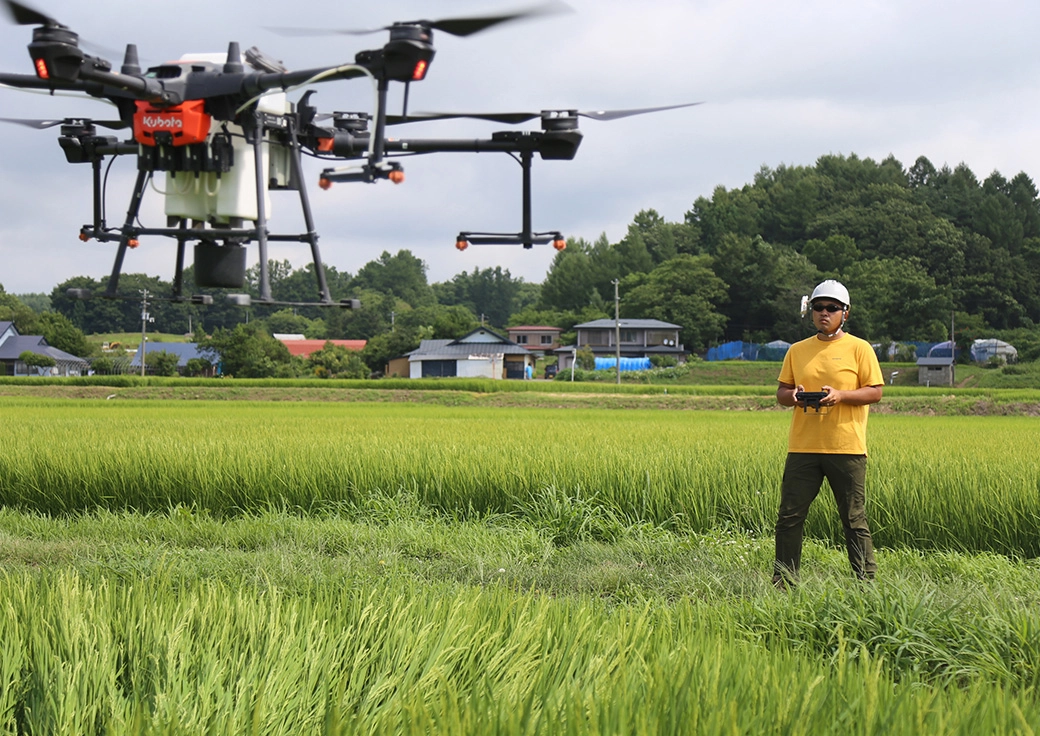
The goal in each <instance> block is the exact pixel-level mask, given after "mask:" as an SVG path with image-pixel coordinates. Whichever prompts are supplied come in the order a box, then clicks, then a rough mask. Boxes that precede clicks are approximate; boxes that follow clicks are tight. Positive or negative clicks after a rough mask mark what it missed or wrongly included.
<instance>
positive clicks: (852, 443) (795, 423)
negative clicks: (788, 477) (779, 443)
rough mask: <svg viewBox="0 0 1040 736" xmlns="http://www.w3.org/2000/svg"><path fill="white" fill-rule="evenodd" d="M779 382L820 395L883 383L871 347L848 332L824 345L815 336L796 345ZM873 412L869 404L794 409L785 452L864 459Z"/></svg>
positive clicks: (785, 359)
mask: <svg viewBox="0 0 1040 736" xmlns="http://www.w3.org/2000/svg"><path fill="white" fill-rule="evenodd" d="M778 380H779V382H780V383H786V384H789V385H792V386H803V387H805V390H806V391H822V390H823V387H824V386H831V387H833V388H836V389H838V390H840V391H852V390H855V389H857V388H862V387H864V386H881V385H883V384H884V383H885V378H884V376H882V375H881V366H880V365H879V364H878V360H877V356H876V355H875V354H874V350H873V348H871V347H870V344H869V343H868V342H867V341H866V340H861V339H860V338H858V337H854V336H853V335H849V334H848V333H846V334H844V335H842V336H841V337H840V338H838V339H837V340H830V341H825V340H820V339H818V338H817V337H816V336H815V335H814V336H813V337H810V338H807V339H805V340H801V341H800V342H796V343H795V344H794V345H792V346H791V348H790V349H789V350H788V351H787V355H786V356H785V357H784V365H783V367H782V368H781V369H780V377H779V379H778ZM869 413H870V407H869V406H868V405H863V406H852V405H849V404H838V405H837V406H830V407H821V408H820V411H819V412H817V411H816V410H815V409H813V408H812V407H809V408H808V410H806V411H802V408H801V407H795V410H794V417H793V419H792V420H791V432H790V435H789V436H788V441H787V449H788V451H789V452H821V453H831V454H848V455H865V454H866V453H867V415H868V414H869Z"/></svg>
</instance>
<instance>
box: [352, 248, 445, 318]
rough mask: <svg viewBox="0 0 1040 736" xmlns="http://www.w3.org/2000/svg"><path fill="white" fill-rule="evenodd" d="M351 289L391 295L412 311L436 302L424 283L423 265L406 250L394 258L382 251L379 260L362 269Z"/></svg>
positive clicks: (430, 290)
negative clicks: (411, 307)
mask: <svg viewBox="0 0 1040 736" xmlns="http://www.w3.org/2000/svg"><path fill="white" fill-rule="evenodd" d="M352 286H353V287H354V288H356V289H371V290H373V291H379V292H382V293H384V294H391V295H393V296H395V297H397V298H399V299H401V300H403V301H405V302H407V303H408V304H410V305H411V306H413V307H421V306H427V305H430V304H433V303H434V302H435V299H434V296H433V290H432V289H431V288H430V285H429V284H428V283H427V281H426V264H425V263H423V262H422V261H421V260H420V259H419V258H417V257H415V256H414V255H412V252H411V251H409V250H399V251H397V255H393V256H392V255H390V253H389V252H387V251H383V253H382V255H380V256H379V259H378V260H375V261H369V262H368V263H366V264H365V265H364V266H362V267H361V270H360V271H358V273H357V276H356V277H354V280H353V282H352Z"/></svg>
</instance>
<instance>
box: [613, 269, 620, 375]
mask: <svg viewBox="0 0 1040 736" xmlns="http://www.w3.org/2000/svg"><path fill="white" fill-rule="evenodd" d="M611 283H612V284H614V355H615V357H616V358H617V384H618V385H619V386H620V385H621V320H620V318H619V317H618V315H619V314H620V311H619V305H620V300H619V299H618V284H619V283H620V281H619V280H618V279H614V280H613V281H611Z"/></svg>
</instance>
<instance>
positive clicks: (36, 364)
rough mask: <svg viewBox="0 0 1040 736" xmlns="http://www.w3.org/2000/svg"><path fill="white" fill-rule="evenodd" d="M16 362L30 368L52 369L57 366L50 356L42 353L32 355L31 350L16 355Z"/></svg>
mask: <svg viewBox="0 0 1040 736" xmlns="http://www.w3.org/2000/svg"><path fill="white" fill-rule="evenodd" d="M18 360H20V361H22V362H23V363H25V364H26V365H27V366H29V367H30V368H53V367H54V366H56V365H57V364H58V362H57V361H56V360H54V358H52V357H51V356H49V355H43V354H42V353H34V352H32V351H31V350H23V351H22V352H21V353H20V354H19V355H18Z"/></svg>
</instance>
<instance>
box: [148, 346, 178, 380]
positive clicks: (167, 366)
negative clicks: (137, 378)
mask: <svg viewBox="0 0 1040 736" xmlns="http://www.w3.org/2000/svg"><path fill="white" fill-rule="evenodd" d="M178 360H179V359H178V357H177V355H176V353H168V352H166V351H165V350H158V351H156V350H151V351H149V352H148V353H146V354H145V356H144V364H145V366H147V368H148V370H149V372H151V374H152V375H154V376H176V375H177V363H178Z"/></svg>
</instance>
